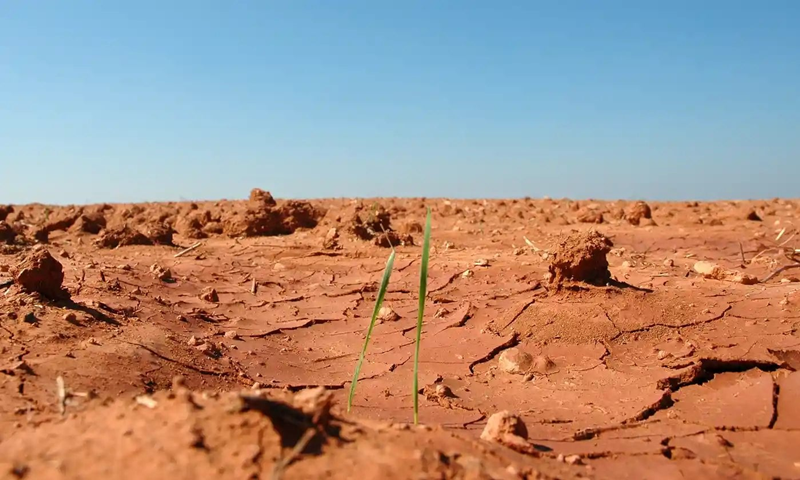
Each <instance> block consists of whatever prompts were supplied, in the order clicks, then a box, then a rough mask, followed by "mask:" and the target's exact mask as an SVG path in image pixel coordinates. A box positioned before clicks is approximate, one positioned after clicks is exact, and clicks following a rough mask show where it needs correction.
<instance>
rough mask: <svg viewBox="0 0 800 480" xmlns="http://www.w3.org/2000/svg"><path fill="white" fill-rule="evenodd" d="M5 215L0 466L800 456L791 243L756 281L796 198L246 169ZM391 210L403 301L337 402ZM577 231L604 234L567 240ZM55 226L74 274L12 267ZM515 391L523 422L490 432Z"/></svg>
mask: <svg viewBox="0 0 800 480" xmlns="http://www.w3.org/2000/svg"><path fill="white" fill-rule="evenodd" d="M426 206H430V207H431V208H432V211H433V229H432V232H433V234H432V245H433V247H432V251H431V260H430V272H429V283H428V301H427V310H426V315H425V326H424V333H423V336H422V354H421V364H420V392H419V393H418V394H419V396H420V422H421V425H420V426H413V425H410V422H411V419H412V408H411V406H412V395H413V394H416V393H415V392H413V391H412V385H411V379H412V369H413V365H412V358H413V349H414V328H415V325H416V309H417V302H418V299H417V293H416V292H417V288H418V280H419V264H420V253H421V248H420V247H419V244H421V241H422V233H421V224H422V223H424V216H425V207H426ZM0 217H1V218H0V285H2V288H1V289H0V396H1V397H0V398H2V400H3V401H2V402H0V478H34V479H37V478H75V479H77V478H153V479H157V478H163V479H179V478H187V479H189V478H276V477H283V478H352V476H353V475H354V474H359V475H360V476H362V477H363V478H577V477H586V478H614V479H620V478H633V479H639V478H799V477H800V373H798V372H797V371H796V370H797V369H798V368H800V333H798V325H800V293H799V292H800V283H798V279H797V278H796V277H797V276H800V269H787V270H785V271H782V272H780V273H779V274H777V275H774V276H772V277H771V278H769V279H768V280H767V281H766V282H763V283H762V282H758V280H763V279H764V278H766V277H767V276H768V275H769V274H770V273H771V272H773V271H775V269H776V268H778V267H780V266H783V265H788V264H791V261H790V260H789V259H788V258H786V257H785V255H784V253H783V252H782V251H780V250H768V249H769V248H772V247H776V246H778V245H781V244H783V245H782V247H781V248H783V249H784V251H785V249H786V248H800V236H798V237H797V238H794V237H793V235H794V233H795V227H794V224H796V223H798V221H800V202H798V201H793V200H778V199H776V200H769V201H751V202H714V203H696V202H681V203H650V205H649V206H646V205H643V204H637V203H635V202H601V201H580V202H576V201H569V200H550V199H541V200H539V199H536V200H530V199H524V200H523V199H518V200H493V201H483V200H444V199H369V200H316V201H311V202H309V203H305V202H296V201H277V202H275V201H274V200H272V198H271V196H269V195H268V194H266V192H254V194H253V195H251V199H250V200H248V201H238V202H237V201H224V202H197V203H194V204H190V203H164V204H141V205H94V206H86V207H47V206H44V205H28V206H14V207H13V208H11V209H3V208H2V207H0ZM355 217H358V218H357V219H356V218H355ZM648 217H652V218H648ZM793 222H794V223H793ZM333 229H335V231H332V230H333ZM383 230H386V231H387V232H388V234H389V236H390V238H391V241H392V243H393V244H395V245H397V260H396V263H395V270H394V272H393V274H392V278H391V283H390V287H389V292H388V294H387V297H386V303H385V305H386V306H387V307H389V308H390V309H391V310H392V311H394V312H395V313H396V315H386V317H387V318H385V319H383V321H381V323H380V324H379V325H377V326H376V328H375V330H374V332H373V337H372V342H371V344H370V347H369V353H368V356H367V361H366V363H365V365H364V368H363V369H362V371H361V377H360V378H361V380H360V381H359V384H358V391H357V394H356V397H355V401H354V407H353V410H352V412H351V413H350V414H346V413H345V412H344V405H345V403H346V395H347V390H348V389H349V387H350V381H351V378H352V374H353V368H354V366H355V362H356V359H357V356H358V354H359V352H360V349H361V346H362V343H363V340H364V334H365V330H366V327H367V325H368V322H369V317H370V315H371V313H372V308H373V305H374V301H375V296H376V294H377V284H378V282H379V281H380V277H381V275H382V271H383V268H384V265H385V262H386V258H387V256H388V253H389V249H388V248H386V247H385V246H382V245H381V244H384V245H385V244H386V235H385V234H384V233H383ZM590 231H597V232H599V233H600V234H601V235H604V236H605V237H607V238H608V239H610V243H609V245H608V246H607V247H605V250H604V251H603V253H602V255H600V256H597V257H595V258H594V260H592V262H595V263H591V262H589V263H580V262H582V261H583V260H582V259H584V257H582V256H581V255H584V253H586V251H588V250H591V249H592V248H594V247H593V246H592V245H595V244H597V245H600V247H598V248H599V249H600V250H603V248H602V245H601V244H602V242H604V240H597V238H600V237H597V238H595V237H592V236H591V235H589V234H588V232H590ZM569 235H573V236H572V237H571V239H570V238H568V236H569ZM371 237H374V238H371ZM778 237H779V238H778ZM776 238H778V239H777V240H776ZM592 239H594V240H592ZM581 242H583V243H581ZM592 242H594V243H592ZM598 242H599V243H598ZM590 243H592V245H590ZM190 246H195V248H194V249H193V250H191V251H188V252H183V254H182V255H179V256H178V254H179V253H181V252H182V251H183V250H184V249H185V248H186V247H190ZM565 249H572V250H570V251H566V250H565ZM44 251H47V252H49V253H50V254H51V255H52V257H53V258H55V259H56V260H57V262H58V263H60V264H61V265H62V268H63V275H64V279H63V287H64V288H65V289H66V292H65V295H64V296H63V297H61V298H55V297H57V296H58V295H53V294H51V295H49V296H50V297H51V298H47V296H45V295H43V294H42V293H36V292H29V291H25V290H24V288H23V287H24V286H23V285H21V284H20V282H15V281H14V276H15V275H16V274H19V272H20V271H21V270H22V269H25V268H30V265H31V263H30V262H31V260H28V261H27V262H26V259H29V258H31V257H32V256H36V255H41V254H43V253H42V252H44ZM595 253H596V252H595ZM573 254H574V255H575V257H574V258H573V257H572V256H571V255H573ZM603 259H606V260H607V262H608V264H609V267H608V270H609V272H610V274H609V275H607V276H604V275H603V274H602V272H601V274H600V275H599V277H598V276H590V277H591V278H589V277H586V278H584V279H581V278H569V272H568V270H569V268H573V270H572V271H573V273H574V272H576V271H581V269H584V268H590V269H591V268H600V270H601V271H602V270H603V268H604V265H602V264H603V263H604V261H603ZM587 261H588V260H587ZM598 261H599V262H600V263H601V265H599V266H598V265H596V262H598ZM559 262H561V263H559ZM570 262H571V263H570ZM698 262H701V263H699V264H698ZM702 262H709V263H702ZM567 264H569V265H567ZM579 264H580V265H579ZM559 265H560V266H559ZM565 265H567V266H565ZM565 272H566V273H565ZM579 274H580V272H579ZM45 280H46V279H45ZM582 280H587V281H582ZM212 290H213V291H212ZM51 293H52V292H51ZM67 295H68V296H69V297H71V298H70V299H67V298H66V296H67ZM510 372H513V373H510ZM59 378H60V380H58V379H59ZM311 387H324V388H325V389H326V390H327V392H330V394H331V395H332V399H333V403H334V405H333V411H332V416H331V418H322V417H327V416H326V415H322V417H321V416H320V415H321V414H320V412H322V413H324V412H326V411H327V410H326V408H327V407H320V405H316V406H314V408H305V407H304V405H305V404H304V403H303V401H304V398H305V397H307V396H308V390H306V389H308V388H311ZM316 395H323V396H324V395H325V394H324V393H321V392H320V391H316ZM298 396H299V398H298ZM322 403H324V404H325V405H327V400H325V402H322ZM501 411H507V412H510V414H512V415H515V416H518V417H519V418H521V420H522V421H523V422H524V424H525V426H526V430H527V432H526V435H525V434H523V435H522V436H518V437H516V438H518V439H520V442H521V445H522V446H520V445H518V444H515V443H514V442H503V441H501V442H500V443H498V442H492V441H487V440H485V439H483V440H482V439H481V438H480V436H481V432H482V431H483V430H484V427H485V426H486V424H487V420H488V418H489V417H490V416H492V415H493V414H495V413H497V412H501ZM525 436H526V438H524V437H525ZM510 447H511V448H510Z"/></svg>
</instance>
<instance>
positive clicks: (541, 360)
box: [533, 355, 556, 373]
mask: <svg viewBox="0 0 800 480" xmlns="http://www.w3.org/2000/svg"><path fill="white" fill-rule="evenodd" d="M555 368H556V363H555V362H554V361H553V360H551V359H550V357H548V356H547V355H537V356H536V357H535V358H534V359H533V371H534V372H536V373H550V372H552V371H553V370H555Z"/></svg>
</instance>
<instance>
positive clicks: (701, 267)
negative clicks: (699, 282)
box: [693, 261, 725, 279]
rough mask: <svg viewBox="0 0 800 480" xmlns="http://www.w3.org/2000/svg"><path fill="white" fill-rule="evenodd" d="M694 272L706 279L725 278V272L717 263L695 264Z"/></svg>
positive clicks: (703, 262) (701, 262)
mask: <svg viewBox="0 0 800 480" xmlns="http://www.w3.org/2000/svg"><path fill="white" fill-rule="evenodd" d="M693 268H694V271H695V272H697V273H699V274H700V275H702V276H704V277H706V278H713V279H720V278H722V277H723V276H724V273H725V272H724V270H723V269H722V267H720V266H719V265H717V264H716V263H711V262H705V261H699V262H696V263H695V264H694V267H693Z"/></svg>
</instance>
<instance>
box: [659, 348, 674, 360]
mask: <svg viewBox="0 0 800 480" xmlns="http://www.w3.org/2000/svg"><path fill="white" fill-rule="evenodd" d="M656 356H657V357H658V359H659V360H664V359H665V358H669V357H671V356H672V354H671V353H669V352H666V351H664V350H659V351H658V354H657V355H656Z"/></svg>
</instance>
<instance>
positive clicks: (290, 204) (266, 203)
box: [222, 189, 325, 237]
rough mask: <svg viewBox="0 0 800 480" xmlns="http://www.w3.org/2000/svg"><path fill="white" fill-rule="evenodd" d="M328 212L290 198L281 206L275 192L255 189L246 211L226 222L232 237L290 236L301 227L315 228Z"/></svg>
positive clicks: (238, 212)
mask: <svg viewBox="0 0 800 480" xmlns="http://www.w3.org/2000/svg"><path fill="white" fill-rule="evenodd" d="M324 216H325V211H324V210H322V209H320V208H317V207H315V206H313V205H312V204H310V203H309V202H304V201H298V200H288V201H286V202H284V203H283V204H282V205H280V206H278V205H277V203H276V202H275V200H274V199H273V198H272V195H271V194H270V193H269V192H265V191H263V190H259V189H254V190H253V191H252V192H251V193H250V200H249V202H248V205H247V206H246V208H245V209H244V210H243V211H234V212H233V213H232V214H231V215H229V216H227V218H225V219H224V220H223V222H222V231H223V232H224V233H225V234H226V235H228V236H229V237H241V236H244V237H258V236H272V235H289V234H292V233H294V232H295V231H296V230H297V229H300V228H314V227H316V226H317V224H318V223H319V221H320V219H322V217H324Z"/></svg>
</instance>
